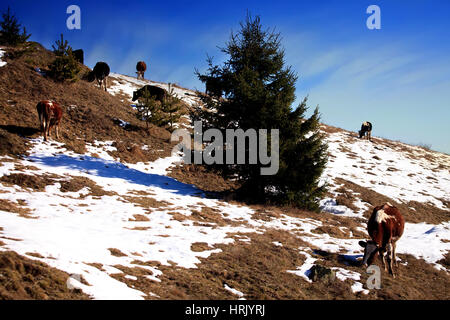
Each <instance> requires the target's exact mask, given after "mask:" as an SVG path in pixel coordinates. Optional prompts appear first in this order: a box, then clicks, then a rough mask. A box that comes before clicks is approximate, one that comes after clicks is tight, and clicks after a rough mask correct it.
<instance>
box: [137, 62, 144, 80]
mask: <svg viewBox="0 0 450 320" xmlns="http://www.w3.org/2000/svg"><path fill="white" fill-rule="evenodd" d="M136 70H137V72H136V73H137V78H138V79H139V78H142V79H144V73H145V71H146V70H147V65H146V64H145V62H144V61H139V62H138V63H137V65H136Z"/></svg>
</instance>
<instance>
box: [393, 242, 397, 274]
mask: <svg viewBox="0 0 450 320" xmlns="http://www.w3.org/2000/svg"><path fill="white" fill-rule="evenodd" d="M396 247H397V243H396V242H395V241H393V242H392V259H394V265H395V267H396V268H398V262H397V256H396V253H395V249H396Z"/></svg>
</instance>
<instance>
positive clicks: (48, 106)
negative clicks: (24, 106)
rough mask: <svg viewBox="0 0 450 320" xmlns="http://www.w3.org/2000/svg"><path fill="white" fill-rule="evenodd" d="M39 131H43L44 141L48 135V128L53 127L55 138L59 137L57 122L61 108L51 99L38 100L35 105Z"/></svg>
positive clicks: (59, 120)
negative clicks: (39, 126)
mask: <svg viewBox="0 0 450 320" xmlns="http://www.w3.org/2000/svg"><path fill="white" fill-rule="evenodd" d="M36 109H37V112H38V115H39V123H40V125H41V131H43V133H44V141H47V136H50V130H51V129H52V128H53V127H55V131H56V138H57V139H59V124H60V122H61V118H62V109H61V107H60V105H59V104H58V103H56V102H54V101H51V100H43V101H40V102H39V103H38V104H37V106H36Z"/></svg>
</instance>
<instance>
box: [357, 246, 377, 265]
mask: <svg viewBox="0 0 450 320" xmlns="http://www.w3.org/2000/svg"><path fill="white" fill-rule="evenodd" d="M359 245H360V246H361V247H363V248H364V258H363V260H362V265H366V266H367V265H369V266H370V265H371V264H372V263H373V261H374V260H375V258H376V256H377V254H378V252H379V250H380V248H379V247H378V245H377V243H376V242H375V241H372V240H369V241H360V242H359Z"/></svg>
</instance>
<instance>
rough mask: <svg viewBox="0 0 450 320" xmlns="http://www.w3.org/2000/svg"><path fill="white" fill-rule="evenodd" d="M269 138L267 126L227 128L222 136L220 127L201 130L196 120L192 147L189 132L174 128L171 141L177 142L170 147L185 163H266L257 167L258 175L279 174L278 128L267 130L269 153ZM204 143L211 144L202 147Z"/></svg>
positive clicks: (200, 124)
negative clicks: (257, 128)
mask: <svg viewBox="0 0 450 320" xmlns="http://www.w3.org/2000/svg"><path fill="white" fill-rule="evenodd" d="M180 138H182V141H181V142H179V141H180ZM268 138H269V136H268V133H267V129H259V130H258V132H257V131H256V130H255V129H248V130H247V131H244V130H242V129H236V130H234V129H226V130H225V139H224V136H223V133H222V131H221V130H219V129H208V130H206V131H205V132H203V126H202V121H195V122H194V147H193V148H192V139H191V134H190V133H189V131H188V130H186V129H177V130H175V131H174V132H173V133H172V137H171V141H172V142H179V143H178V144H177V145H176V146H175V147H174V148H173V150H172V153H177V152H179V151H182V152H183V154H184V156H183V160H184V163H186V164H192V163H194V164H208V165H211V164H238V165H239V164H255V165H256V164H260V165H263V166H266V167H262V168H261V169H260V172H261V175H265V176H267V175H275V174H277V173H278V169H279V162H280V141H279V140H280V133H279V129H272V130H270V156H269V155H268V143H269V141H268ZM247 141H248V144H247V143H246V142H247ZM205 142H210V143H209V144H208V145H207V146H206V147H205V148H203V144H204V143H205ZM191 151H193V152H191ZM247 155H248V159H246V158H247V157H246V156H247ZM192 156H193V158H194V159H192Z"/></svg>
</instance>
